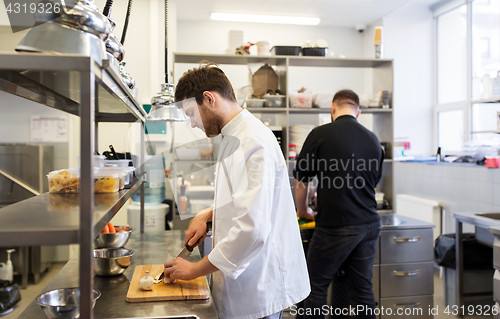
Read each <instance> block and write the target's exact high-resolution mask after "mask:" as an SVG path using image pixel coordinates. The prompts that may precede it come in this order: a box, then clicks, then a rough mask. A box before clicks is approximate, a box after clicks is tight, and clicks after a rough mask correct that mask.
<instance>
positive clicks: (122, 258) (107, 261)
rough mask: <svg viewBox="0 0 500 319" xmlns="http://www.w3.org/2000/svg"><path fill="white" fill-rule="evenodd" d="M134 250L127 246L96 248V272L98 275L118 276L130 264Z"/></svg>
mask: <svg viewBox="0 0 500 319" xmlns="http://www.w3.org/2000/svg"><path fill="white" fill-rule="evenodd" d="M133 255H134V251H133V250H130V249H126V248H101V249H94V273H95V274H96V275H97V276H118V275H121V274H123V272H124V271H125V269H127V268H128V266H129V265H130V258H131V257H132V256H133Z"/></svg>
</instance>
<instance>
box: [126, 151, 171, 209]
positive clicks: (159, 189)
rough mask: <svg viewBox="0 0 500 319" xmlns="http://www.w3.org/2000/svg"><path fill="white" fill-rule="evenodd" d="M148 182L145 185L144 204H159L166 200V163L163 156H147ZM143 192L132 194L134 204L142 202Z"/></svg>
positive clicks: (145, 167)
mask: <svg viewBox="0 0 500 319" xmlns="http://www.w3.org/2000/svg"><path fill="white" fill-rule="evenodd" d="M143 165H144V171H145V172H146V182H145V183H144V203H146V204H158V203H161V202H162V201H163V200H164V199H165V163H164V159H163V156H162V155H154V156H152V155H146V161H145V162H144V164H143ZM140 198H141V191H140V190H137V191H136V192H134V193H133V194H132V200H133V201H134V202H137V203H138V202H140Z"/></svg>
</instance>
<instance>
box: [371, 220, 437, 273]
mask: <svg viewBox="0 0 500 319" xmlns="http://www.w3.org/2000/svg"><path fill="white" fill-rule="evenodd" d="M380 251H381V254H380V260H381V264H389V263H408V262H422V261H433V260H434V250H433V240H432V229H431V228H428V229H427V228H426V229H408V230H405V229H403V230H389V231H382V234H381V236H380Z"/></svg>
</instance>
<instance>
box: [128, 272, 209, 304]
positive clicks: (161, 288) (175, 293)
mask: <svg viewBox="0 0 500 319" xmlns="http://www.w3.org/2000/svg"><path fill="white" fill-rule="evenodd" d="M163 269H164V268H163V265H161V264H160V265H139V266H136V267H135V269H134V274H133V276H132V280H131V281H130V286H129V288H128V291H127V296H126V300H127V301H128V302H145V301H162V300H195V299H208V298H209V296H210V291H209V290H208V285H207V280H206V278H205V276H201V277H198V278H196V279H193V280H177V281H176V282H175V283H173V284H165V283H158V284H155V286H154V288H153V290H150V291H145V290H142V289H141V287H140V285H139V280H140V279H141V278H142V277H144V276H145V274H146V271H149V273H150V274H151V276H153V277H156V276H157V275H158V274H159V273H161V272H162V271H163Z"/></svg>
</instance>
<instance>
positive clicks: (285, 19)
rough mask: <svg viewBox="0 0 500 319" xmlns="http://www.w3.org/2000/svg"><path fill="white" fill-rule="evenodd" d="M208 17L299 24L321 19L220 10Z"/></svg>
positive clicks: (311, 22)
mask: <svg viewBox="0 0 500 319" xmlns="http://www.w3.org/2000/svg"><path fill="white" fill-rule="evenodd" d="M210 19H212V20H217V21H235V22H255V23H277V24H300V25H318V24H319V23H320V21H321V19H320V18H309V17H288V16H269V15H259V14H241V13H221V12H212V14H211V15H210Z"/></svg>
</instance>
